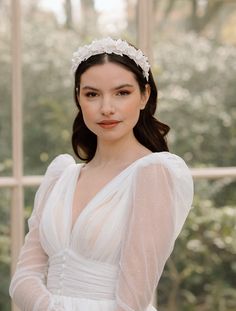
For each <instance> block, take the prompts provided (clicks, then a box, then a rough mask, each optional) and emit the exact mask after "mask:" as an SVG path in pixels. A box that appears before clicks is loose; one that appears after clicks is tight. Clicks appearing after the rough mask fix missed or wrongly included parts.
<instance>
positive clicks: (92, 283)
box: [47, 249, 118, 299]
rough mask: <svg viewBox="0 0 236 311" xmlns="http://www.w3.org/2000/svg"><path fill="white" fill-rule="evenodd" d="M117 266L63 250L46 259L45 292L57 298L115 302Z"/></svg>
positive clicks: (69, 250)
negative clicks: (65, 297)
mask: <svg viewBox="0 0 236 311" xmlns="http://www.w3.org/2000/svg"><path fill="white" fill-rule="evenodd" d="M117 277H118V267H117V266H116V265H112V264H108V263H106V262H99V261H94V260H90V259H88V258H84V257H83V256H80V255H79V254H76V253H74V252H73V251H72V250H71V249H64V250H62V251H61V252H58V253H56V254H55V255H53V256H51V257H50V259H49V269H48V277H47V287H48V289H49V290H50V291H51V292H52V293H54V294H57V295H61V294H63V295H66V296H69V297H81V298H88V299H91V297H92V298H93V299H115V295H114V293H115V286H116V280H117Z"/></svg>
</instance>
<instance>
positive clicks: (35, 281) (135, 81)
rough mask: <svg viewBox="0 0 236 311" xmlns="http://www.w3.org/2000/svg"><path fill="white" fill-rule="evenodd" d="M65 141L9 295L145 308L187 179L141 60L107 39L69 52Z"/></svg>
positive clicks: (26, 301)
mask: <svg viewBox="0 0 236 311" xmlns="http://www.w3.org/2000/svg"><path fill="white" fill-rule="evenodd" d="M73 70H74V73H75V90H74V96H75V102H76V105H77V107H78V115H77V117H76V119H75V121H74V125H73V136H72V144H73V148H74V151H75V154H76V155H77V156H78V157H79V158H80V159H82V160H84V163H82V164H76V163H75V161H74V159H73V158H72V157H71V156H70V155H67V154H66V155H60V156H58V157H56V158H55V159H54V160H53V161H52V163H51V164H50V165H49V167H48V169H47V172H46V174H45V177H44V180H43V182H42V184H41V186H40V187H39V189H38V191H37V193H36V197H35V204H34V210H33V213H32V216H31V217H30V219H29V233H28V234H27V237H26V239H25V244H24V246H23V248H22V250H21V254H20V257H19V261H18V265H17V269H16V272H15V274H14V276H13V279H12V281H11V286H10V294H11V297H12V298H13V300H14V301H15V303H16V304H17V305H18V306H19V307H20V309H21V310H25V311H33V310H34V311H45V310H50V311H52V310H56V311H61V310H68V311H79V310H81V311H144V310H145V311H152V310H156V309H155V308H154V307H153V306H152V305H151V301H152V298H153V293H154V291H155V289H156V287H157V284H158V281H159V279H160V276H161V273H162V271H163V268H164V265H165V262H166V260H167V259H168V257H169V255H170V253H171V251H172V249H173V246H174V242H175V239H176V238H177V236H178V234H179V232H180V230H181V228H182V226H183V224H184V221H185V219H186V217H187V214H188V212H189V209H190V206H191V203H192V196H193V185H192V178H191V175H190V172H189V170H188V168H187V166H186V164H185V163H184V161H183V160H182V159H181V158H180V157H178V156H176V155H174V154H171V153H169V152H168V147H167V143H166V140H165V135H166V134H167V132H168V130H169V127H168V126H167V125H164V124H162V123H160V122H159V121H157V120H156V119H155V118H154V117H153V115H154V112H155V110H156V104H157V90H156V86H155V83H154V80H153V77H152V73H151V70H150V66H149V63H148V60H147V58H146V57H145V56H144V55H143V54H142V52H141V51H140V50H137V49H136V48H134V47H133V46H131V45H129V44H128V43H127V42H125V41H122V40H117V41H116V40H112V39H111V38H106V39H102V40H97V41H93V42H92V43H91V44H90V45H89V46H85V47H82V48H79V49H78V51H77V52H76V53H75V54H74V58H73Z"/></svg>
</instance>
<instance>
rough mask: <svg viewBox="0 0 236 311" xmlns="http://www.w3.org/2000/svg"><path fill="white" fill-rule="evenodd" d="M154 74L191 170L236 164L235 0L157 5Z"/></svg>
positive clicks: (177, 147) (176, 145) (176, 143)
mask: <svg viewBox="0 0 236 311" xmlns="http://www.w3.org/2000/svg"><path fill="white" fill-rule="evenodd" d="M154 4H155V5H154V11H155V13H154V15H155V26H154V29H155V32H154V36H153V53H154V71H155V76H156V77H157V80H158V84H159V89H160V96H159V99H160V100H159V103H160V117H161V119H162V120H163V121H164V122H167V123H168V124H169V125H170V126H171V128H172V131H171V133H170V136H169V138H170V146H171V150H172V151H173V152H176V153H178V154H180V155H182V156H183V157H184V158H185V160H187V161H188V163H189V164H190V165H191V166H194V167H202V166H234V165H235V151H234V150H235V149H236V140H235V134H236V126H235V125H236V117H235V116H236V102H235V98H236V88H235V87H234V85H236V75H235V68H236V18H235V16H236V3H235V1H182V0H175V1H172V0H168V1H166V0H165V1H164V0H158V1H157V0H156V1H154Z"/></svg>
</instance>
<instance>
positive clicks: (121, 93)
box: [117, 90, 130, 96]
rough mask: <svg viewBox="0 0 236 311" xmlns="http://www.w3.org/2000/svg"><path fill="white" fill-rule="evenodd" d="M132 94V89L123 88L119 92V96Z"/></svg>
mask: <svg viewBox="0 0 236 311" xmlns="http://www.w3.org/2000/svg"><path fill="white" fill-rule="evenodd" d="M129 94H130V91H127V90H121V91H119V92H118V93H117V95H118V96H127V95H129Z"/></svg>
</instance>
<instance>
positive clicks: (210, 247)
mask: <svg viewBox="0 0 236 311" xmlns="http://www.w3.org/2000/svg"><path fill="white" fill-rule="evenodd" d="M235 228H236V210H235V207H234V206H222V207H221V208H215V207H214V206H212V201H210V200H202V199H201V200H200V199H199V198H198V197H196V198H195V204H194V208H193V209H192V211H191V213H190V216H189V218H188V220H187V222H186V225H185V227H184V230H183V231H182V232H181V235H180V237H179V240H178V241H177V243H176V246H175V249H174V252H173V254H172V256H171V258H170V259H169V261H168V263H167V267H166V269H165V271H164V274H163V277H162V280H161V282H160V286H159V297H160V309H161V310H164V311H165V310H168V311H177V310H184V311H191V310H196V311H198V310H199V311H200V310H201V311H210V310H218V311H226V310H227V311H233V310H235V309H236V290H235V279H236V265H235V255H236V245H235V243H234V241H235V239H236V231H235ZM167 288H168V291H166V289H167Z"/></svg>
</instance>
